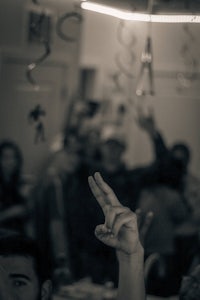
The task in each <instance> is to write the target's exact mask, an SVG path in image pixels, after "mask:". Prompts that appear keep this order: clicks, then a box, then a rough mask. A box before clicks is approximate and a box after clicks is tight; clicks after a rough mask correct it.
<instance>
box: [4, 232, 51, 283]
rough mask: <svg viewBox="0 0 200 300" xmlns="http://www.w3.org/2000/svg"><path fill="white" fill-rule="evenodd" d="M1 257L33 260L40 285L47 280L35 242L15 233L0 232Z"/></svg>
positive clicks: (46, 271) (47, 275)
mask: <svg viewBox="0 0 200 300" xmlns="http://www.w3.org/2000/svg"><path fill="white" fill-rule="evenodd" d="M0 255H1V256H13V255H19V256H27V257H31V258H33V261H34V269H35V272H36V275H37V278H38V281H39V283H40V284H42V283H43V282H44V281H45V280H46V279H48V278H49V273H48V270H46V269H44V265H45V264H44V263H43V258H42V256H41V253H40V249H39V247H38V245H37V243H36V241H35V240H33V239H31V238H28V237H25V236H22V235H20V234H17V233H14V232H13V233H12V232H9V233H7V232H6V233H5V234H4V233H2V232H1V231H0Z"/></svg>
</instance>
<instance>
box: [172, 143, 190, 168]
mask: <svg viewBox="0 0 200 300" xmlns="http://www.w3.org/2000/svg"><path fill="white" fill-rule="evenodd" d="M175 151H181V152H182V153H183V154H184V157H185V161H186V162H187V163H188V162H189V160H190V156H191V153H190V148H189V147H188V146H187V145H186V144H184V143H176V144H174V145H173V146H172V147H171V152H172V153H174V152H175Z"/></svg>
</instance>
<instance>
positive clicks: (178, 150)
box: [171, 143, 190, 171]
mask: <svg viewBox="0 0 200 300" xmlns="http://www.w3.org/2000/svg"><path fill="white" fill-rule="evenodd" d="M171 155H172V158H173V160H174V162H175V163H176V164H177V167H179V168H180V169H182V170H183V171H186V170H187V167H188V164H189V162H190V149H189V147H188V146H187V145H186V144H184V143H177V144H174V145H173V146H172V147H171Z"/></svg>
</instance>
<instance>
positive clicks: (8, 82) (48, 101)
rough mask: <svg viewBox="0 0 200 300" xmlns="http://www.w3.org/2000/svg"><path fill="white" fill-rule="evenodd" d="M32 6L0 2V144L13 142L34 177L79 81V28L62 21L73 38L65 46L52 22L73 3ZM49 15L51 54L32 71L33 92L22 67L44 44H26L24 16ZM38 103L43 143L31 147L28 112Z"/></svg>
mask: <svg viewBox="0 0 200 300" xmlns="http://www.w3.org/2000/svg"><path fill="white" fill-rule="evenodd" d="M38 3H39V4H40V5H34V4H33V1H31V0H18V1H13V0H1V1H0V28H1V30H0V140H1V139H13V140H14V141H16V142H17V143H18V144H19V146H20V148H21V149H22V152H23V156H24V161H25V172H28V173H36V172H38V170H39V168H40V166H41V164H42V163H43V162H44V160H45V159H46V158H47V157H48V155H49V148H50V145H51V143H52V141H53V139H54V137H55V136H56V135H57V134H58V133H60V131H61V130H62V128H63V127H64V125H65V122H66V119H67V117H68V108H69V103H70V101H71V99H72V97H73V95H74V94H75V93H77V86H78V76H79V49H80V28H81V26H80V23H78V22H73V21H72V22H70V21H66V22H65V23H63V28H62V29H63V31H64V32H65V33H66V34H69V35H70V36H73V37H75V39H76V41H75V42H73V43H68V42H66V41H64V40H62V39H60V38H59V37H58V35H57V33H56V22H57V20H58V18H59V17H61V16H62V15H63V14H65V13H67V12H71V11H74V4H75V1H74V0H68V1H66V0H56V1H54V0H44V1H38ZM31 10H33V11H39V12H45V13H48V14H50V16H51V17H52V27H51V44H50V46H51V54H50V56H49V57H48V58H47V59H46V60H45V61H44V62H43V63H42V64H40V65H38V66H37V68H36V69H35V70H34V71H33V72H32V74H33V78H34V79H35V80H36V82H37V84H38V85H39V86H40V89H39V90H36V89H34V86H32V85H31V84H30V83H29V82H28V80H27V78H26V75H25V74H26V68H27V65H28V64H29V63H30V62H33V61H35V60H36V59H38V58H39V57H41V55H42V54H43V53H44V47H43V45H37V44H36V45H33V44H30V43H29V42H28V38H27V36H28V28H29V26H28V17H29V11H31ZM37 104H41V106H42V107H43V108H44V109H45V111H46V116H45V117H44V118H43V120H44V124H45V129H46V138H47V140H46V141H45V142H41V143H38V144H37V145H36V144H34V134H35V130H34V124H32V125H31V124H30V123H29V122H28V113H29V112H30V111H31V110H32V109H34V107H35V106H36V105H37Z"/></svg>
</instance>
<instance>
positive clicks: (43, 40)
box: [26, 0, 51, 90]
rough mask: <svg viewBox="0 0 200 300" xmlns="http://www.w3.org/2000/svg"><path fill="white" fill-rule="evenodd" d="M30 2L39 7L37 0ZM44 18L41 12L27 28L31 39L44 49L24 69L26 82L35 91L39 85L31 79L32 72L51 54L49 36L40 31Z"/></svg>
mask: <svg viewBox="0 0 200 300" xmlns="http://www.w3.org/2000/svg"><path fill="white" fill-rule="evenodd" d="M32 1H33V3H34V4H35V5H37V6H38V5H39V2H38V1H37V0H32ZM46 17H47V15H46V14H45V12H41V14H39V15H37V17H35V18H34V19H33V20H32V22H31V24H30V28H29V31H30V35H31V37H32V39H34V38H35V39H36V40H37V41H39V43H40V44H41V45H43V47H44V53H43V54H42V55H41V56H40V57H39V58H37V59H36V60H35V61H33V62H31V63H30V64H28V66H27V69H26V77H27V80H28V82H29V83H30V84H31V85H32V86H34V88H35V89H36V90H37V89H39V85H38V84H37V81H36V80H35V79H34V77H33V70H34V69H35V68H36V67H37V66H38V65H39V64H41V63H42V62H44V60H46V59H47V57H48V56H49V55H50V53H51V48H50V40H49V36H48V35H47V34H45V33H44V34H43V33H42V30H41V29H42V27H43V24H44V23H45V22H46V20H47V19H46Z"/></svg>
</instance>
